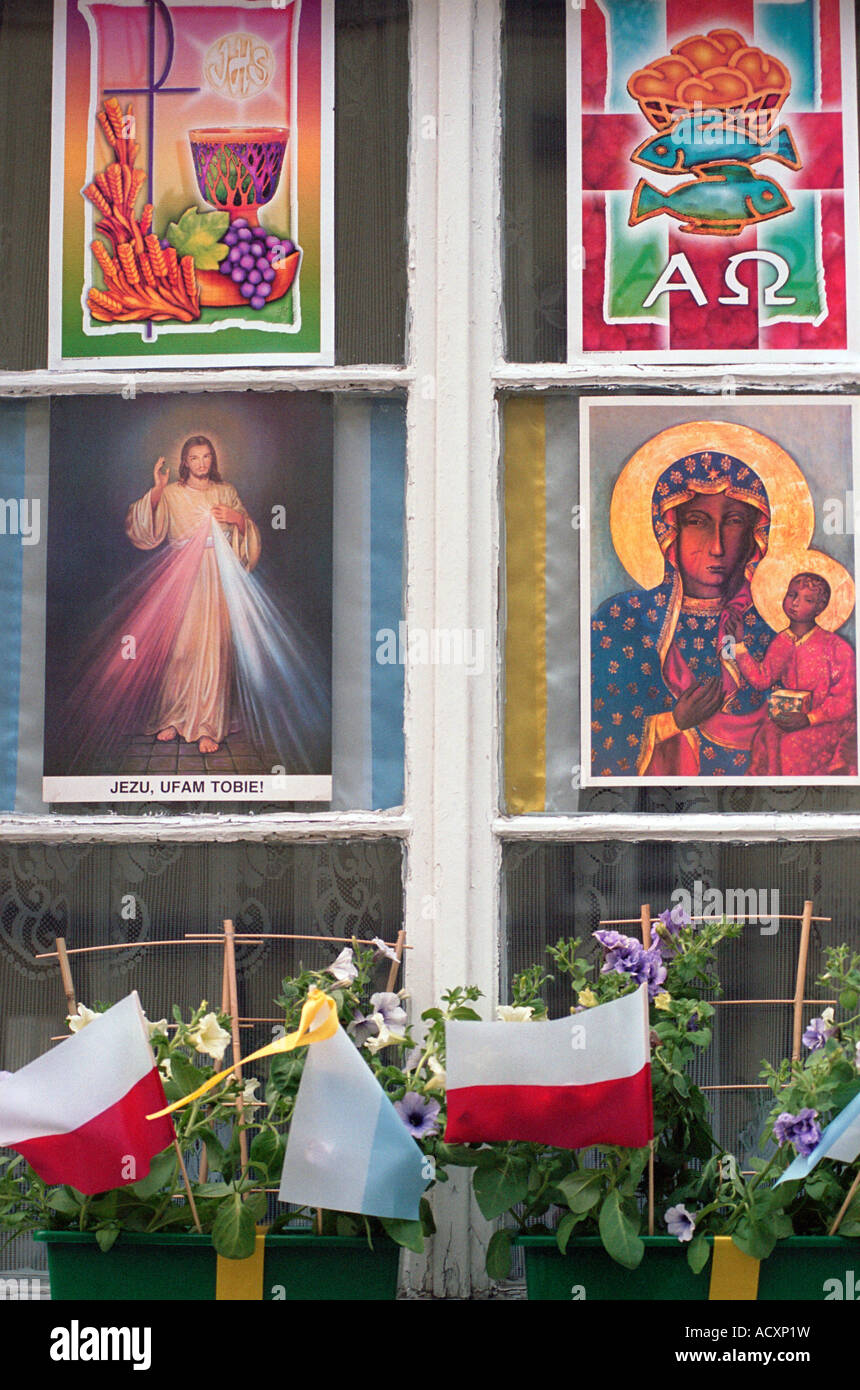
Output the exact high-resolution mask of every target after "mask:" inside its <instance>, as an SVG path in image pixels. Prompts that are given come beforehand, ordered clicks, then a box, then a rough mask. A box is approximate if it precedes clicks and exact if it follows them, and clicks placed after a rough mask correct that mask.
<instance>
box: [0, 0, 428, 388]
mask: <svg viewBox="0 0 860 1390" xmlns="http://www.w3.org/2000/svg"><path fill="white" fill-rule="evenodd" d="M52 12H53V5H52V0H4V3H3V5H2V7H0V148H2V149H3V161H2V165H0V244H2V247H3V258H4V287H5V288H4V296H3V312H2V334H0V368H2V369H7V370H27V369H35V368H39V367H44V366H45V364H46V360H47V357H46V343H47V333H48V260H49V237H48V216H49V200H50V164H51V161H50V139H51V21H52ZM335 31H336V32H335V88H336V129H335V229H336V230H335V262H336V269H335V322H336V328H335V351H336V360H337V361H338V362H340V363H357V362H381V363H398V362H402V361H403V358H404V353H405V329H406V164H407V141H408V128H409V110H408V83H409V63H408V56H409V46H408V43H409V40H408V5H407V0H337V3H336V5H335Z"/></svg>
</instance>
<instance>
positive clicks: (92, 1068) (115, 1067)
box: [0, 991, 174, 1193]
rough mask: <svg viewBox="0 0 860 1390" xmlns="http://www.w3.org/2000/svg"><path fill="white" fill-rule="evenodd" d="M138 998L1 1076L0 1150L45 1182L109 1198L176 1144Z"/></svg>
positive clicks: (117, 1006)
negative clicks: (12, 1153)
mask: <svg viewBox="0 0 860 1390" xmlns="http://www.w3.org/2000/svg"><path fill="white" fill-rule="evenodd" d="M165 1104H166V1101H165V1095H164V1087H163V1086H162V1084H161V1077H160V1076H159V1073H158V1068H157V1066H156V1064H155V1058H154V1056H153V1053H152V1048H151V1047H150V1044H149V1031H148V1029H147V1026H146V1020H145V1019H144V1016H143V1011H142V1009H141V1007H140V1000H139V999H138V997H137V992H136V991H135V992H133V993H131V994H129V995H128V997H127V998H125V999H122V1000H121V1001H120V1002H119V1003H118V1004H114V1006H113V1008H112V1009H108V1011H107V1013H104V1014H98V1015H97V1017H96V1018H94V1019H93V1020H92V1022H91V1023H88V1024H87V1026H86V1027H85V1028H81V1029H80V1030H79V1031H78V1032H77V1033H75V1034H74V1035H73V1036H72V1037H70V1038H67V1039H66V1040H65V1042H62V1043H60V1045H59V1047H55V1048H54V1049H53V1050H52V1051H51V1052H46V1053H45V1054H44V1055H43V1056H42V1057H37V1058H36V1060H35V1061H34V1062H30V1063H28V1065H27V1066H26V1067H22V1068H21V1070H20V1071H16V1072H12V1073H11V1075H7V1076H5V1077H4V1078H3V1079H2V1080H0V1147H3V1148H9V1149H16V1150H17V1151H18V1153H20V1154H22V1155H23V1156H24V1158H26V1160H27V1162H28V1163H29V1164H30V1165H31V1166H32V1167H33V1168H35V1170H36V1172H37V1173H38V1174H39V1177H40V1178H42V1179H43V1180H44V1181H45V1182H48V1183H67V1184H68V1185H69V1186H71V1187H76V1188H77V1189H78V1191H79V1192H86V1193H93V1192H106V1191H108V1190H109V1189H110V1188H112V1187H123V1186H125V1185H126V1184H127V1183H131V1182H137V1181H138V1180H139V1179H140V1178H145V1177H146V1175H147V1173H148V1172H149V1165H150V1163H151V1161H152V1159H153V1158H154V1157H155V1155H156V1154H158V1153H161V1151H162V1149H165V1148H167V1146H168V1144H172V1143H173V1138H174V1129H173V1123H172V1121H171V1120H170V1119H169V1117H167V1116H164V1117H163V1118H161V1119H159V1120H148V1119H147V1118H146V1116H147V1114H148V1113H151V1112H152V1111H154V1110H161V1109H162V1108H163V1107H164V1105H165Z"/></svg>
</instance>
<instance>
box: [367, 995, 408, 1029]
mask: <svg viewBox="0 0 860 1390" xmlns="http://www.w3.org/2000/svg"><path fill="white" fill-rule="evenodd" d="M370 1007H371V1008H372V1009H373V1010H374V1011H375V1012H376V1013H377V1014H381V1016H382V1022H383V1023H384V1024H385V1026H386V1028H403V1027H405V1025H406V1010H405V1009H404V1008H402V1007H401V1004H400V995H399V994H392V993H391V992H390V991H388V990H384V991H382V992H381V993H380V994H371V996H370Z"/></svg>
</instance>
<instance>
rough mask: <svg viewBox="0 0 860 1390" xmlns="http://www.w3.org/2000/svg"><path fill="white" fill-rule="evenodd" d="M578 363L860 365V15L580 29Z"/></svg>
mask: <svg viewBox="0 0 860 1390" xmlns="http://www.w3.org/2000/svg"><path fill="white" fill-rule="evenodd" d="M567 96H568V355H569V357H571V358H574V357H577V356H579V355H580V354H590V353H612V354H613V355H615V354H621V355H622V356H623V357H625V358H626V359H628V360H635V361H637V362H641V361H649V360H650V361H654V362H659V361H664V362H667V361H673V360H680V359H683V360H687V361H702V362H707V361H725V360H726V359H734V360H741V361H742V360H750V359H753V358H757V359H764V360H773V361H780V360H785V361H815V360H818V359H820V358H822V357H828V358H840V357H845V356H846V355H848V354H850V353H855V352H856V351H857V349H858V341H857V338H858V313H857V308H858V283H857V280H858V265H857V256H856V252H855V250H854V248H855V247H856V246H857V244H858V230H860V221H858V162H857V121H856V112H857V94H856V77H855V49H854V6H853V3H851V0H700V2H699V3H697V4H696V5H695V6H691V5H690V4H689V3H688V2H687V0H647V3H631V0H584V3H583V4H582V5H576V6H572V7H571V8H570V9H569V11H568V92H567Z"/></svg>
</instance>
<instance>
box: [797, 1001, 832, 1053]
mask: <svg viewBox="0 0 860 1390" xmlns="http://www.w3.org/2000/svg"><path fill="white" fill-rule="evenodd" d="M825 1012H829V1014H830V1019H829V1020H828V1019H827V1018H825V1017H821V1018H813V1019H810V1021H809V1023H808V1024H807V1026H806V1028H805V1030H804V1033H803V1046H804V1047H808V1048H809V1051H810V1052H817V1051H818V1049H819V1048H820V1047H823V1046H824V1044H825V1043H826V1042H827V1039H828V1038H829V1037H831V1036H832V1034H833V1028H830V1027H828V1023H832V1021H833V1010H832V1009H830V1010H825Z"/></svg>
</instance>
